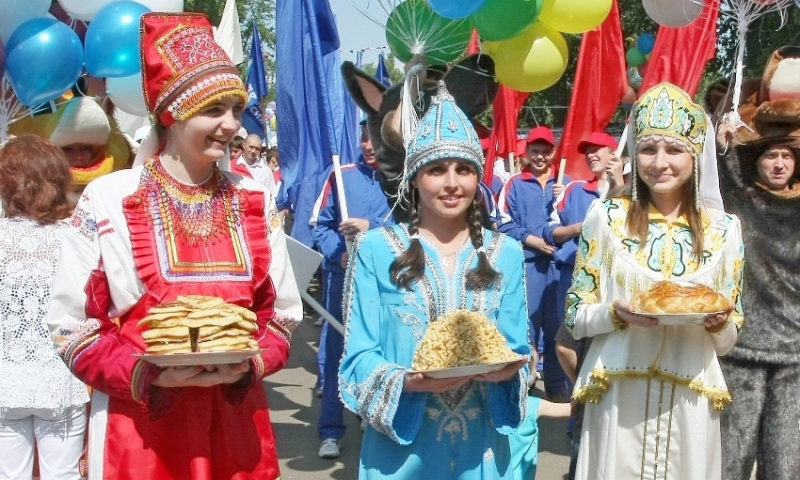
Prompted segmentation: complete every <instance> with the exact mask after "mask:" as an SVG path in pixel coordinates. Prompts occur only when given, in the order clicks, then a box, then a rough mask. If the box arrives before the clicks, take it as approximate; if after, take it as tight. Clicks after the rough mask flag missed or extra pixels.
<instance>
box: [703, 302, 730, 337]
mask: <svg viewBox="0 0 800 480" xmlns="http://www.w3.org/2000/svg"><path fill="white" fill-rule="evenodd" d="M732 311H733V308H729V309H727V310H725V311H724V312H721V313H717V314H715V315H709V316H707V317H706V318H705V320H703V326H704V327H706V328H707V329H708V330H709V331H711V332H718V331H720V330H722V329H723V328H724V327H725V324H726V323H728V318H729V317H730V314H731V312H732Z"/></svg>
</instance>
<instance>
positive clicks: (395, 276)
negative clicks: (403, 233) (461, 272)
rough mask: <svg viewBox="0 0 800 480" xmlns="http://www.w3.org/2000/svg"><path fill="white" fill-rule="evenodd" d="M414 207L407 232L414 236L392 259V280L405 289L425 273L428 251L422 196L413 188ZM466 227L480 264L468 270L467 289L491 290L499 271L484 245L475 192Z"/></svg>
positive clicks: (390, 272)
mask: <svg viewBox="0 0 800 480" xmlns="http://www.w3.org/2000/svg"><path fill="white" fill-rule="evenodd" d="M411 195H412V198H411V206H410V209H409V221H408V233H409V234H410V236H411V245H410V246H409V248H408V250H406V251H405V252H403V253H402V254H401V255H400V256H399V257H397V258H396V259H395V261H394V262H392V265H391V266H390V268H389V274H390V276H391V279H392V283H394V284H395V285H397V286H398V287H401V288H404V289H406V290H410V289H411V285H412V284H413V283H414V282H416V281H418V280H420V279H421V278H422V277H423V276H424V275H425V251H424V250H423V249H422V243H421V242H420V240H419V222H420V218H419V195H418V194H417V191H416V190H413V191H412V194H411ZM466 222H467V227H468V228H469V237H470V240H471V241H472V246H473V248H475V250H476V251H477V252H478V265H477V266H476V267H475V268H473V269H472V270H470V271H469V272H468V273H467V288H468V289H469V290H480V289H488V288H489V287H491V286H492V285H494V283H495V282H496V281H497V280H499V279H500V276H501V274H500V272H498V271H497V270H495V269H494V268H492V265H491V263H489V257H488V256H487V254H486V249H485V248H484V246H483V223H484V220H483V212H482V206H481V201H480V200H479V199H478V196H477V195H476V196H475V197H474V198H473V199H472V204H470V206H469V209H468V210H467V217H466Z"/></svg>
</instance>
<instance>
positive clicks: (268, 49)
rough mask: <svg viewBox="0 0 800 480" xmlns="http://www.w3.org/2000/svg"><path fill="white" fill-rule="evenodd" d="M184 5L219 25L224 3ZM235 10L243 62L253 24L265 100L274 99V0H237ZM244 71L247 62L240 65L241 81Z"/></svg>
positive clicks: (189, 1)
mask: <svg viewBox="0 0 800 480" xmlns="http://www.w3.org/2000/svg"><path fill="white" fill-rule="evenodd" d="M184 5H185V6H184V9H185V10H186V11H192V12H203V13H205V14H206V15H208V18H209V19H210V20H211V23H212V24H213V25H219V21H220V19H221V18H222V11H223V10H224V9H225V0H185V3H184ZM236 11H237V12H239V23H240V25H241V28H242V43H243V44H244V45H243V47H244V48H243V51H244V56H245V59H247V58H249V56H250V43H251V42H252V38H253V23H254V22H255V24H256V26H257V28H258V33H259V35H260V36H261V43H262V45H261V49H262V53H263V54H264V70H265V71H266V74H267V84H268V85H269V87H270V89H269V95H268V97H267V100H268V101H269V100H273V99H274V98H275V88H274V85H275V0H236ZM246 68H247V62H246V61H245V63H243V64H242V65H240V66H239V73H240V74H241V75H242V78H245V76H246V75H247V72H245V69H246Z"/></svg>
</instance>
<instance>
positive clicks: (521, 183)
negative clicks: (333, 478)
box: [0, 14, 800, 480]
mask: <svg viewBox="0 0 800 480" xmlns="http://www.w3.org/2000/svg"><path fill="white" fill-rule="evenodd" d="M141 35H142V38H141V45H142V55H141V59H142V75H143V91H144V95H145V99H146V104H147V108H148V110H149V112H150V113H151V115H152V118H153V120H154V123H155V124H154V127H153V129H152V132H151V133H150V135H149V136H148V138H147V140H145V142H144V143H143V144H142V146H141V148H139V149H138V153H137V155H136V159H135V160H134V161H133V165H132V166H130V165H129V163H130V162H129V155H128V150H127V149H126V148H123V145H122V143H120V142H124V137H123V136H122V135H120V134H119V132H118V131H117V130H116V127H114V123H113V119H112V118H111V117H109V116H108V115H106V113H105V112H104V111H103V110H102V108H101V107H100V106H99V105H97V104H96V103H95V102H94V100H92V99H90V98H86V97H77V98H73V99H71V100H69V101H68V102H66V103H65V104H64V105H62V107H61V108H60V109H59V110H58V111H56V112H53V113H52V114H50V115H49V116H40V117H39V118H33V119H30V121H28V120H26V121H25V122H20V124H19V125H18V126H17V127H15V128H18V131H16V132H14V133H15V135H16V136H15V137H13V138H11V139H10V140H8V141H7V142H6V143H5V144H4V145H3V146H2V148H0V205H2V210H0V211H1V212H2V218H0V322H1V323H0V339H2V343H0V348H1V349H2V351H1V352H0V478H9V479H12V478H13V479H23V478H31V477H32V471H33V468H34V465H33V464H34V458H35V453H36V454H37V455H38V470H39V475H40V477H41V478H42V479H56V478H58V479H73V478H81V477H82V476H87V475H88V478H90V479H101V478H110V479H111V478H113V479H142V478H147V479H162V478H163V479H177V478H195V479H211V478H213V479H227V478H231V479H277V478H280V469H279V463H278V454H277V449H276V441H275V435H274V432H273V427H272V423H271V421H270V412H269V408H268V404H267V397H266V394H265V391H264V388H263V386H262V379H263V378H264V377H266V376H268V375H270V374H273V373H275V372H276V371H278V370H280V369H282V368H283V367H284V366H285V365H286V362H287V360H288V356H289V347H290V344H291V335H292V331H293V330H294V329H295V327H296V326H297V325H298V323H299V322H300V320H301V319H302V318H303V313H304V312H303V304H302V302H301V300H300V294H299V292H298V289H297V285H296V282H295V278H294V273H293V269H292V266H291V260H290V258H289V255H288V250H287V244H286V242H287V240H286V233H285V231H286V228H285V224H286V222H287V221H291V217H292V214H291V211H292V205H291V204H288V203H287V202H285V201H282V199H281V198H280V191H281V177H280V169H279V160H278V154H277V149H274V148H270V147H269V146H266V145H264V144H263V141H262V138H261V137H259V136H258V135H256V134H249V135H247V134H245V135H239V133H240V126H241V124H240V116H241V114H242V111H243V109H244V106H245V104H246V102H247V100H248V95H247V91H246V88H245V86H244V84H243V83H242V81H241V79H240V77H239V75H238V72H237V70H236V68H235V66H234V65H233V64H232V63H231V62H230V60H229V59H228V57H227V56H226V55H225V53H224V51H223V50H222V49H221V48H220V47H219V46H218V45H217V44H216V43H215V42H214V40H213V34H212V30H211V26H210V24H209V22H208V20H207V18H205V17H204V16H202V15H197V14H180V15H172V14H145V15H144V16H143V19H142V32H141ZM799 52H800V49H797V48H796V47H784V49H781V50H779V51H778V52H776V55H775V56H774V57H773V59H771V61H775V62H780V61H781V60H782V59H784V58H786V57H792V58H796V57H800V55H798V53H799ZM761 97H763V98H759V100H758V105H756V107H757V108H756V109H754V111H755V114H754V115H753V116H752V118H746V119H745V123H746V124H745V125H741V124H736V123H733V122H729V121H727V120H726V119H721V120H719V121H718V122H716V119H715V120H714V121H712V118H711V117H710V116H709V115H710V114H713V113H714V112H711V111H710V110H711V109H712V108H713V106H712V105H709V106H708V108H709V112H708V113H707V112H706V109H704V108H703V107H702V106H700V105H698V104H697V103H695V102H694V101H693V100H692V99H691V98H690V96H689V95H687V94H686V92H684V91H682V90H681V89H680V88H679V87H677V86H675V85H672V84H668V83H662V84H659V85H656V86H654V87H652V88H650V89H649V90H648V91H646V92H644V93H643V94H642V95H641V96H640V98H639V100H637V102H636V103H635V104H634V105H633V107H632V110H631V116H630V124H629V135H628V137H626V138H623V139H620V140H617V139H615V138H613V137H612V136H610V135H609V134H607V133H605V132H600V131H598V132H593V133H591V135H587V137H586V138H585V139H584V140H583V141H582V142H581V143H580V145H579V147H578V150H579V152H580V154H581V155H582V157H583V161H585V162H586V166H587V168H588V170H589V171H590V172H591V174H592V175H593V178H591V179H585V180H584V179H574V180H571V179H569V178H566V177H565V178H560V177H559V176H557V175H555V174H554V170H555V169H554V167H553V160H554V156H555V152H556V150H557V140H556V138H555V135H554V134H553V131H552V130H551V129H549V128H548V127H545V126H538V127H536V128H533V129H531V130H530V132H529V134H528V136H527V139H526V147H525V155H524V156H523V157H522V158H523V159H522V162H523V163H522V165H521V169H520V171H519V172H517V173H515V174H513V175H510V176H508V177H507V178H505V179H504V180H502V181H493V182H492V184H493V185H487V184H484V183H483V182H482V179H483V178H484V175H483V173H484V172H483V170H484V155H485V151H484V150H483V149H482V146H481V142H480V139H479V138H478V134H477V133H476V131H475V129H474V127H473V124H472V121H471V119H469V118H468V117H467V115H466V114H465V113H464V112H463V111H462V110H461V109H460V108H459V107H458V105H457V102H456V100H455V99H454V98H453V96H451V94H450V93H449V92H448V90H447V87H446V86H445V84H444V83H441V82H440V83H439V85H438V91H437V92H436V93H435V95H434V96H433V98H432V100H431V104H430V107H429V108H428V109H427V111H426V112H424V115H423V116H422V117H421V118H420V120H419V123H418V125H416V126H415V128H414V129H413V136H412V138H411V139H408V141H407V142H405V145H406V149H405V150H406V151H405V159H404V165H403V169H402V172H403V173H402V176H401V178H400V179H399V180H400V188H399V192H400V195H401V196H402V197H403V199H402V200H404V201H405V202H406V203H407V206H408V209H407V212H405V214H404V215H403V216H402V220H398V219H399V218H401V217H396V216H395V215H394V214H395V213H396V210H394V208H396V207H397V203H393V202H397V200H396V199H390V198H387V195H386V194H385V193H384V190H383V187H382V184H381V178H380V175H379V173H380V171H379V168H380V167H379V162H378V161H377V159H376V152H375V150H374V149H373V146H372V142H371V139H370V132H369V129H368V127H367V124H366V122H362V129H361V138H360V147H361V154H360V156H359V158H358V159H357V161H356V162H355V163H353V164H351V165H345V166H343V167H342V169H341V172H338V173H334V172H331V173H330V176H329V177H328V178H327V179H326V181H325V182H324V183H323V186H322V188H321V190H320V192H319V194H318V198H317V201H316V204H315V205H314V208H313V213H312V215H311V218H309V219H297V218H295V219H294V221H307V222H309V224H310V226H311V227H312V228H313V238H314V241H315V248H316V249H317V250H318V251H319V252H320V253H321V254H322V256H323V261H322V266H321V286H322V297H323V301H322V304H323V306H324V307H325V309H326V310H327V311H328V312H329V313H330V314H331V318H332V319H334V320H336V322H333V321H331V322H323V325H322V329H321V339H320V343H319V364H320V371H319V382H318V386H317V387H318V391H319V392H320V396H321V400H320V402H319V405H320V410H319V417H318V422H317V432H318V435H319V442H320V443H319V449H318V451H317V454H318V455H319V456H320V457H322V458H331V459H332V458H337V457H339V456H340V453H341V452H340V440H341V439H342V437H343V436H344V435H345V432H346V427H345V422H344V419H343V415H344V411H345V409H347V410H350V411H352V412H353V413H355V414H356V415H357V416H358V417H359V418H360V419H361V421H362V428H363V429H364V433H363V440H362V442H361V452H360V458H359V466H358V476H359V478H361V479H381V478H393V479H394V478H405V479H416V478H453V479H459V480H471V479H509V480H530V479H532V478H534V477H535V476H536V467H537V454H538V442H539V438H538V427H537V419H538V418H539V417H540V416H549V417H556V418H565V419H566V418H568V417H571V420H570V422H569V425H570V427H569V431H568V432H567V433H568V434H569V435H571V438H572V448H571V452H570V455H571V463H570V467H569V472H564V473H566V474H567V476H568V478H569V479H570V480H571V479H627V478H631V479H632V478H664V479H680V480H685V479H690V480H691V479H698V480H700V479H704V480H707V479H726V480H727V479H731V480H740V479H741V480H746V479H748V478H750V474H751V472H752V470H753V468H754V465H755V464H756V463H757V475H758V478H769V479H777V480H789V479H793V478H797V476H798V475H800V460H798V456H797V455H795V454H794V452H793V450H794V447H796V446H797V445H800V431H798V430H797V428H796V422H797V419H798V418H800V416H799V415H800V412H799V411H798V409H799V408H800V407H798V405H797V402H794V401H793V398H794V395H793V394H794V392H795V391H796V387H797V385H798V383H800V368H798V365H800V357H799V356H798V351H797V349H798V347H797V345H799V344H800V343H798V342H797V340H800V321H798V320H797V318H796V311H797V308H798V307H799V306H800V301H798V299H797V291H800V277H798V275H799V274H798V273H797V271H798V270H797V269H796V268H794V269H793V268H792V267H793V266H795V267H800V265H798V263H800V258H799V257H800V253H798V252H797V248H796V246H795V245H794V244H795V243H796V242H794V241H793V239H794V237H793V235H794V233H795V232H794V231H793V225H794V222H793V220H794V215H793V214H794V213H795V210H796V209H797V204H796V203H795V202H797V201H798V200H797V199H798V198H800V194H798V191H797V190H798V189H797V179H798V178H800V177H799V175H800V174H798V172H796V170H795V163H796V160H797V156H798V154H800V115H798V114H797V112H798V111H800V108H798V109H795V110H792V108H789V107H787V106H786V99H785V98H784V97H778V96H776V99H775V100H774V101H770V99H769V95H763V94H762V96H761ZM797 102H798V104H800V100H798V101H797ZM776 112H777V113H776ZM715 122H716V123H718V128H716V131H715ZM620 142H623V143H626V144H627V147H628V152H629V158H620V157H618V155H619V153H618V150H619V149H618V147H619V143H620ZM221 166H223V167H225V168H221ZM337 175H340V177H339V178H337ZM342 188H343V189H344V191H340V189H342ZM393 207H394V208H393ZM745 246H746V247H747V248H745ZM665 280H667V281H675V282H691V283H697V284H702V285H706V286H708V287H710V288H712V289H713V290H714V291H715V292H718V293H719V294H721V295H723V296H724V297H725V298H726V299H727V300H728V301H729V302H730V308H728V309H727V310H724V311H722V312H716V313H712V314H708V315H706V316H705V317H704V318H702V321H701V323H696V324H691V325H664V324H660V323H659V320H658V319H657V318H654V317H653V316H652V315H643V314H641V313H640V312H636V311H635V310H634V308H633V306H632V303H631V301H632V298H633V296H634V295H635V294H636V293H637V292H642V291H646V290H648V289H649V288H650V287H651V286H653V285H654V284H656V283H657V282H660V281H665ZM187 294H192V295H205V296H208V297H216V298H218V299H221V300H222V301H224V302H227V303H229V304H232V305H235V306H238V308H242V309H246V310H249V311H250V312H252V313H253V316H254V318H255V319H256V320H255V323H256V326H257V329H256V331H255V332H253V335H254V339H255V341H256V342H257V344H258V347H259V349H260V350H259V352H258V353H257V354H254V355H253V356H252V357H251V358H249V359H247V360H243V361H239V362H237V363H213V362H212V363H210V364H205V363H204V364H200V365H194V364H192V365H185V366H175V365H171V366H164V365H157V364H156V363H153V362H152V361H151V359H148V358H145V357H143V356H142V353H143V352H144V351H145V349H146V342H145V341H144V340H143V335H142V333H143V331H144V328H145V327H144V326H143V325H142V324H141V323H142V322H141V320H142V319H143V318H144V317H145V316H147V315H148V313H152V310H151V309H153V308H156V309H157V311H169V310H168V309H169V308H170V306H171V305H173V304H172V303H171V302H174V301H175V300H176V299H177V298H178V296H180V295H184V296H185V295H187ZM165 308H166V309H167V310H164V309H165ZM158 309H160V310H158ZM460 309H464V310H471V311H477V312H481V313H482V314H484V315H485V317H486V319H488V321H489V322H490V323H491V324H493V325H494V326H495V327H496V328H497V330H498V331H499V332H500V333H501V334H502V336H503V337H504V338H505V339H506V342H507V345H508V347H509V348H510V349H511V350H512V351H513V352H514V353H515V354H516V355H518V358H517V360H515V361H511V362H507V364H506V365H504V366H503V367H502V368H500V369H499V370H495V371H490V372H480V373H466V374H461V375H458V376H454V377H453V376H445V377H444V378H442V377H436V378H435V377H432V376H429V375H426V374H425V372H418V371H415V370H414V369H413V368H412V359H413V357H414V353H415V351H416V348H417V346H418V345H419V344H420V342H421V341H422V338H423V336H424V334H425V332H426V330H427V329H428V325H429V324H430V323H431V322H433V321H434V320H435V319H436V318H438V317H441V316H443V315H445V314H447V313H448V312H452V311H454V310H460ZM176 341H177V340H176ZM195 341H196V340H195ZM539 378H541V379H542V385H543V391H544V395H543V398H540V396H539V395H537V394H536V393H535V389H534V388H532V387H533V386H534V385H535V384H536V382H537V380H538V379H539ZM89 406H90V407H89Z"/></svg>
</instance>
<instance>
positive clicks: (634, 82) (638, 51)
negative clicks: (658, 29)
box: [625, 33, 656, 90]
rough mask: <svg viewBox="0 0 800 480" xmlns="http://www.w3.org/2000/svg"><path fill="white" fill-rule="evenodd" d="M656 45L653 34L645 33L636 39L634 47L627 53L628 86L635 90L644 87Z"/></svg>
mask: <svg viewBox="0 0 800 480" xmlns="http://www.w3.org/2000/svg"><path fill="white" fill-rule="evenodd" d="M655 44H656V39H655V37H654V36H653V35H652V34H650V33H643V34H641V35H639V36H638V37H637V38H636V39H635V44H634V46H633V47H631V48H629V49H628V51H627V52H625V60H626V61H627V63H628V85H630V86H631V87H632V88H633V89H634V90H639V87H641V86H642V80H643V78H644V76H645V73H647V65H648V63H649V61H650V55H651V53H652V52H653V47H654V46H655Z"/></svg>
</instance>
